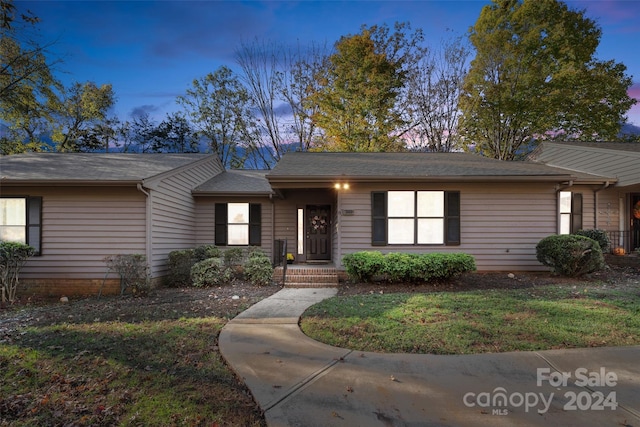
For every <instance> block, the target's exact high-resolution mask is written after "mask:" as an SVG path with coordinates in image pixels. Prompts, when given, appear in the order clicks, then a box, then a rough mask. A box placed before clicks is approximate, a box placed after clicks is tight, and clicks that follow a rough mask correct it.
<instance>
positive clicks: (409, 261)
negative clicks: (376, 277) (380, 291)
mask: <svg viewBox="0 0 640 427" xmlns="http://www.w3.org/2000/svg"><path fill="white" fill-rule="evenodd" d="M414 260H415V255H413V254H405V253H400V252H392V253H389V254H387V255H385V257H384V266H383V268H382V274H383V275H384V276H385V277H386V278H387V280H389V281H390V282H406V281H411V278H412V277H413V274H412V272H413V270H414Z"/></svg>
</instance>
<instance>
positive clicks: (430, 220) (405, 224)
mask: <svg viewBox="0 0 640 427" xmlns="http://www.w3.org/2000/svg"><path fill="white" fill-rule="evenodd" d="M387 197H388V203H387V228H388V235H387V244H389V245H444V244H445V235H444V234H445V229H444V227H445V225H444V224H445V201H444V200H445V191H442V190H424V191H423V190H419V191H413V190H412V191H388V192H387ZM423 199H424V200H425V201H430V202H431V203H427V204H425V203H424V202H421V200H423ZM429 199H431V200H429Z"/></svg>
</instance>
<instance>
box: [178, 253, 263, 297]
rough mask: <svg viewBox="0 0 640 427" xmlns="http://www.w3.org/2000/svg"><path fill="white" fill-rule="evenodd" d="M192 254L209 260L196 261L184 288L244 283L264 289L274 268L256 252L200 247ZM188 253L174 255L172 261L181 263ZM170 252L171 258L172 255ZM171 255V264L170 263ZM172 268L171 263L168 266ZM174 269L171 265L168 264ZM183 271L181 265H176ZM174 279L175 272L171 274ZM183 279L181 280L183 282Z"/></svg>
mask: <svg viewBox="0 0 640 427" xmlns="http://www.w3.org/2000/svg"><path fill="white" fill-rule="evenodd" d="M187 251H192V253H193V254H194V255H197V254H201V256H202V254H208V255H212V256H211V257H210V258H207V259H204V260H198V259H197V256H196V257H195V258H196V262H195V263H194V264H193V266H192V267H191V268H190V272H189V279H188V281H187V283H185V284H187V285H189V284H192V285H193V286H195V287H205V286H223V285H227V284H230V283H232V282H233V281H234V280H236V279H237V280H247V281H248V282H250V283H251V284H253V285H256V286H265V285H268V284H270V283H271V281H272V276H273V268H272V266H271V261H270V260H269V257H267V255H265V253H264V252H263V251H262V250H260V249H259V248H230V249H226V250H221V249H218V248H216V247H214V246H200V247H198V248H196V249H194V250H187ZM187 251H174V252H175V253H176V256H174V258H175V259H181V258H182V259H184V258H186V255H183V253H184V252H187ZM174 252H172V253H171V254H174ZM171 254H170V260H171V259H172V257H171ZM170 264H171V263H170ZM171 265H172V266H173V264H171ZM176 266H177V267H179V268H183V264H176ZM171 275H172V277H173V276H175V274H174V272H173V271H172V273H171ZM184 280H185V279H183V281H184Z"/></svg>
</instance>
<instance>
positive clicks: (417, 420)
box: [219, 288, 640, 427]
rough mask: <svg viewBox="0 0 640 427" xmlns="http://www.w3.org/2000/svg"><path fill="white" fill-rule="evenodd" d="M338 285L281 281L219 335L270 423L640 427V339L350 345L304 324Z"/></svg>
mask: <svg viewBox="0 0 640 427" xmlns="http://www.w3.org/2000/svg"><path fill="white" fill-rule="evenodd" d="M336 292H337V290H336V289H335V288H331V289H325V288H321V289H283V290H281V291H280V292H278V293H276V294H274V295H273V296H271V297H269V298H267V299H265V300H263V301H260V302H259V303H257V304H255V305H254V306H252V307H251V308H249V309H248V310H247V311H245V312H243V313H241V314H240V315H239V316H238V317H236V318H235V319H233V320H232V321H230V322H229V323H228V324H227V325H226V326H225V327H224V328H223V330H222V332H221V333H220V339H219V346H220V352H221V353H222V355H223V357H224V358H225V359H226V360H227V362H228V363H229V364H230V365H231V367H232V368H233V369H234V370H235V372H236V373H237V375H238V376H239V377H240V378H242V379H243V380H244V381H245V382H246V384H247V386H248V387H249V389H250V390H251V392H252V393H253V395H254V397H255V399H256V401H257V402H258V404H259V405H260V407H261V408H262V409H263V410H264V411H265V416H266V420H267V423H268V425H269V426H271V427H279V426H304V427H311V426H323V427H325V426H350V427H358V426H363V427H365V426H545V427H551V426H563V427H564V426H635V427H639V426H640V346H633V347H615V348H592V349H578V350H551V351H539V352H514V353H498V354H480V355H462V356H436V355H412V354H378V353H369V352H361V351H351V350H347V349H342V348H336V347H331V346H328V345H325V344H321V343H318V342H317V341H314V340H312V339H310V338H308V337H307V336H306V335H304V334H303V333H302V332H301V331H300V329H299V327H298V320H299V317H300V315H301V314H302V313H303V312H304V310H305V309H306V308H307V307H309V306H311V305H313V304H315V303H317V302H320V301H322V300H323V299H325V298H329V297H331V296H333V295H335V293H336ZM562 373H564V376H563V375H562ZM611 406H617V407H616V409H615V410H612V409H611Z"/></svg>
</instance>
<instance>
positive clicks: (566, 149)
mask: <svg viewBox="0 0 640 427" xmlns="http://www.w3.org/2000/svg"><path fill="white" fill-rule="evenodd" d="M536 160H538V161H540V162H543V163H546V164H548V165H551V166H558V167H563V168H567V169H569V170H574V171H582V172H586V173H590V174H594V175H602V176H607V177H612V178H618V184H617V185H618V186H627V185H633V184H639V183H640V167H638V162H640V153H639V152H633V151H623V150H613V149H603V148H597V147H589V146H575V145H563V144H547V143H545V144H544V145H543V149H542V151H541V153H540V154H538V155H537V159H536Z"/></svg>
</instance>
